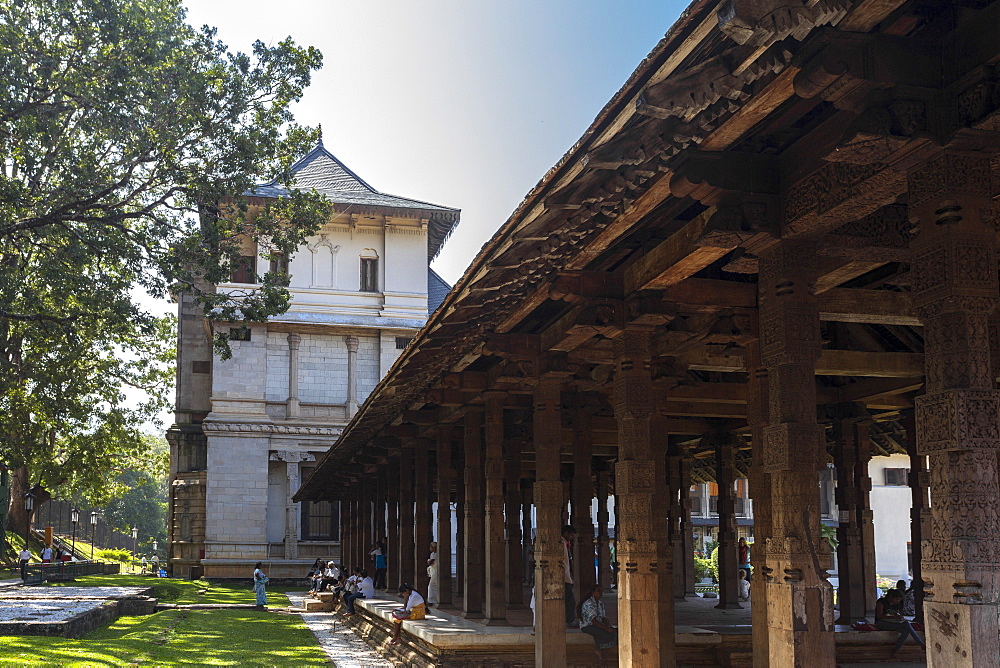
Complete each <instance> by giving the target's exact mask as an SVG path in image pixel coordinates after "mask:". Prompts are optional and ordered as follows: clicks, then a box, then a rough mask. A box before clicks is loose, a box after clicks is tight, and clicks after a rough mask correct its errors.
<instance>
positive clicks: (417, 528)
mask: <svg viewBox="0 0 1000 668" xmlns="http://www.w3.org/2000/svg"><path fill="white" fill-rule="evenodd" d="M413 445H414V447H413V455H414V460H413V478H414V483H413V497H414V505H415V510H414V512H415V513H416V514H415V517H414V526H413V582H414V586H416V588H417V591H419V592H420V593H421V594H423V595H424V597H426V596H427V583H428V582H429V578H428V577H427V557H428V555H430V553H431V536H432V534H433V529H434V527H433V526H431V521H432V517H431V489H430V463H429V461H428V459H429V452H428V450H429V446H430V441H429V439H426V438H418V439H415V440H414V443H413ZM435 603H437V601H435Z"/></svg>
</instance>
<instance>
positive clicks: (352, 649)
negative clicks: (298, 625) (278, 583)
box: [285, 592, 393, 668]
mask: <svg viewBox="0 0 1000 668" xmlns="http://www.w3.org/2000/svg"><path fill="white" fill-rule="evenodd" d="M285 596H286V597H288V600H289V602H290V603H291V604H292V606H293V607H296V608H304V607H305V603H304V599H305V598H306V595H305V593H304V592H289V593H287V594H285ZM300 614H301V615H302V621H303V622H304V623H305V625H306V627H307V628H308V629H309V630H310V631H312V632H313V635H314V636H316V640H318V641H319V644H320V647H322V648H323V651H324V652H326V655H327V656H328V657H330V660H331V661H332V662H333V665H335V666H337V668H393V664H392V663H391V662H389V661H386V660H385V659H383V658H382V657H381V656H379V655H378V654H376V653H375V652H374V651H373V650H372V649H371V648H370V647H369V646H368V645H366V644H365V642H364V641H363V640H361V638H359V637H357V636H356V635H354V632H353V631H352V630H351V629H350V628H349V627H347V626H344V625H343V624H340V623H336V624H335V623H334V620H335V619H336V617H335V615H333V614H332V613H329V612H303V613H300Z"/></svg>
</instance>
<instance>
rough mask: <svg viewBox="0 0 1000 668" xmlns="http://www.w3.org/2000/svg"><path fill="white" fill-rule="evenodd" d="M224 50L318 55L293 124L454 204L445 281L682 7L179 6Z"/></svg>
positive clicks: (398, 0) (205, 0)
mask: <svg viewBox="0 0 1000 668" xmlns="http://www.w3.org/2000/svg"><path fill="white" fill-rule="evenodd" d="M186 5H187V7H188V8H189V15H188V18H189V21H190V22H191V23H193V24H195V25H202V24H208V25H212V26H215V27H217V28H218V30H219V38H220V39H221V40H222V41H223V42H225V43H226V44H228V45H229V46H230V48H231V49H234V50H236V49H238V50H243V51H246V50H249V49H250V45H251V44H252V43H253V41H254V40H257V39H260V40H262V41H264V42H266V43H276V42H278V41H280V40H282V39H284V38H285V37H287V36H289V35H290V36H291V37H292V38H293V39H294V40H295V41H296V42H297V43H299V44H303V45H311V46H315V47H318V48H319V49H320V50H321V51H322V52H323V56H324V66H323V69H322V70H320V71H319V72H318V73H316V74H315V76H314V78H313V83H312V85H311V86H310V87H309V88H308V89H307V90H306V93H305V97H304V98H303V100H302V102H301V103H300V104H299V105H297V107H296V108H295V113H296V116H297V118H298V120H299V121H300V122H302V123H305V124H308V125H316V124H320V123H321V124H322V125H323V138H324V144H325V146H326V147H327V149H329V150H330V151H331V152H332V153H333V154H334V155H336V156H337V157H338V158H340V159H341V160H342V161H343V162H344V163H345V164H346V165H347V166H348V167H350V168H351V169H352V170H353V171H354V172H356V173H357V174H358V175H359V176H361V178H363V179H365V180H366V181H368V182H369V183H370V184H371V185H372V186H373V187H375V188H376V189H378V190H381V191H383V192H388V193H392V194H395V195H402V196H405V197H412V198H415V199H421V200H426V201H430V202H434V203H437V204H443V205H446V206H453V207H458V208H460V209H462V222H461V224H460V225H459V227H458V229H457V231H456V232H455V234H454V235H453V236H452V238H451V240H450V241H449V242H448V244H447V245H446V246H445V248H444V250H443V251H442V253H441V255H440V256H439V258H438V260H437V262H436V263H435V264H434V268H435V269H436V270H437V271H438V272H439V273H440V274H441V275H442V276H443V277H444V278H445V280H447V281H449V282H450V283H452V284H453V283H454V282H455V281H456V280H457V279H458V277H459V276H461V274H462V272H463V271H464V270H465V268H466V267H467V266H468V264H469V263H470V262H471V261H472V258H473V257H475V254H476V253H477V252H478V251H479V249H480V247H481V246H482V245H483V243H484V242H485V241H486V240H487V239H489V238H490V236H492V234H493V233H494V232H495V231H496V230H497V228H499V226H500V225H501V224H502V223H503V222H504V221H505V220H506V219H507V217H508V216H509V215H510V214H511V213H512V212H513V210H514V208H515V207H516V206H517V204H518V203H519V202H520V201H521V199H522V198H523V197H524V196H525V195H526V194H527V193H528V191H529V190H530V189H531V188H532V186H534V185H535V184H536V183H537V182H538V180H539V179H540V178H541V177H542V176H543V175H544V174H545V172H546V171H547V170H548V169H549V168H550V167H551V166H552V165H554V164H555V163H556V162H557V161H558V160H559V158H560V157H561V156H562V155H563V153H565V152H566V150H567V149H569V148H570V146H572V145H573V143H574V142H575V141H576V140H577V139H579V137H580V135H581V134H583V131H584V130H585V129H586V128H587V127H588V126H589V125H590V123H591V121H592V120H593V119H594V117H595V116H596V115H597V113H598V112H599V111H600V109H601V108H602V107H603V106H604V104H605V103H606V102H607V101H608V100H609V99H610V98H611V96H612V95H614V93H615V92H616V91H617V90H618V89H619V88H620V87H621V85H622V84H623V83H624V82H625V80H626V79H627V78H628V76H629V75H630V74H631V73H632V71H633V70H634V69H635V68H636V66H638V64H639V62H640V61H641V60H642V58H643V57H644V56H646V54H648V53H649V51H650V50H651V49H652V48H653V46H654V45H655V44H656V43H657V41H659V39H660V38H661V37H662V36H663V35H664V33H666V31H667V30H668V29H669V27H670V25H671V24H672V23H673V22H674V21H675V20H676V19H677V17H678V16H679V14H680V12H681V11H682V10H683V8H684V7H685V6H686V5H687V2H680V1H677V0H658V1H655V2H654V1H652V0H641V1H640V0H617V1H616V2H615V1H611V0H573V1H569V0H535V1H533V2H532V1H529V0H503V1H496V2H486V1H485V0H424V1H421V0H409V1H405V0H327V1H325V2H323V1H320V0H281V1H277V0H269V1H268V2H263V1H261V0H240V1H232V0H230V1H222V0H187V2H186Z"/></svg>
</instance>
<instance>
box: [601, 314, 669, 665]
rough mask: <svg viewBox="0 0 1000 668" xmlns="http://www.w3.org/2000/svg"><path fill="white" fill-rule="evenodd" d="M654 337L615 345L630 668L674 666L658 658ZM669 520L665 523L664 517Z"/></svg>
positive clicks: (622, 586)
mask: <svg viewBox="0 0 1000 668" xmlns="http://www.w3.org/2000/svg"><path fill="white" fill-rule="evenodd" d="M651 338H652V337H651V334H650V332H649V331H647V330H642V329H626V330H625V331H624V332H622V333H621V334H620V335H619V336H617V337H616V338H615V339H614V340H613V341H612V346H613V354H614V362H615V377H614V398H615V419H616V420H617V422H618V463H617V464H616V465H615V492H616V495H617V499H616V504H615V516H616V519H617V523H616V530H615V535H616V537H617V539H618V562H619V563H620V564H623V565H624V568H622V569H621V570H620V571H619V573H618V589H619V594H618V629H619V630H618V633H619V643H618V648H619V649H618V652H619V662H620V663H621V664H622V665H626V666H637V667H638V666H660V665H667V664H670V663H671V662H672V660H673V656H661V655H660V646H661V645H660V641H662V639H660V638H659V619H660V615H661V609H660V601H659V581H658V577H659V575H658V572H657V567H656V566H657V564H656V559H657V550H658V545H657V540H656V534H657V533H659V532H657V531H656V529H654V528H652V527H653V525H654V523H655V522H657V518H656V517H655V512H654V502H653V497H654V495H655V493H656V485H655V482H654V480H655V477H656V465H655V463H654V461H653V452H652V436H651V429H650V427H651V422H652V417H653V411H654V401H653V381H652V376H651V374H650V363H651V358H652V351H651V343H652V341H651ZM660 519H661V520H663V521H665V518H660Z"/></svg>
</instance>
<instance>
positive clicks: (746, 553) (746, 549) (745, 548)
mask: <svg viewBox="0 0 1000 668" xmlns="http://www.w3.org/2000/svg"><path fill="white" fill-rule="evenodd" d="M736 550H737V559H736V560H737V561H738V562H739V563H738V564H737V565H736V567H737V568H742V569H743V570H745V571H746V572H747V580H749V579H750V574H751V573H752V572H753V571H752V570H751V569H750V546H749V545H748V544H747V539H746V538H744V537H742V536H741V537H740V542H739V545H738V546H737V548H736Z"/></svg>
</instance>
